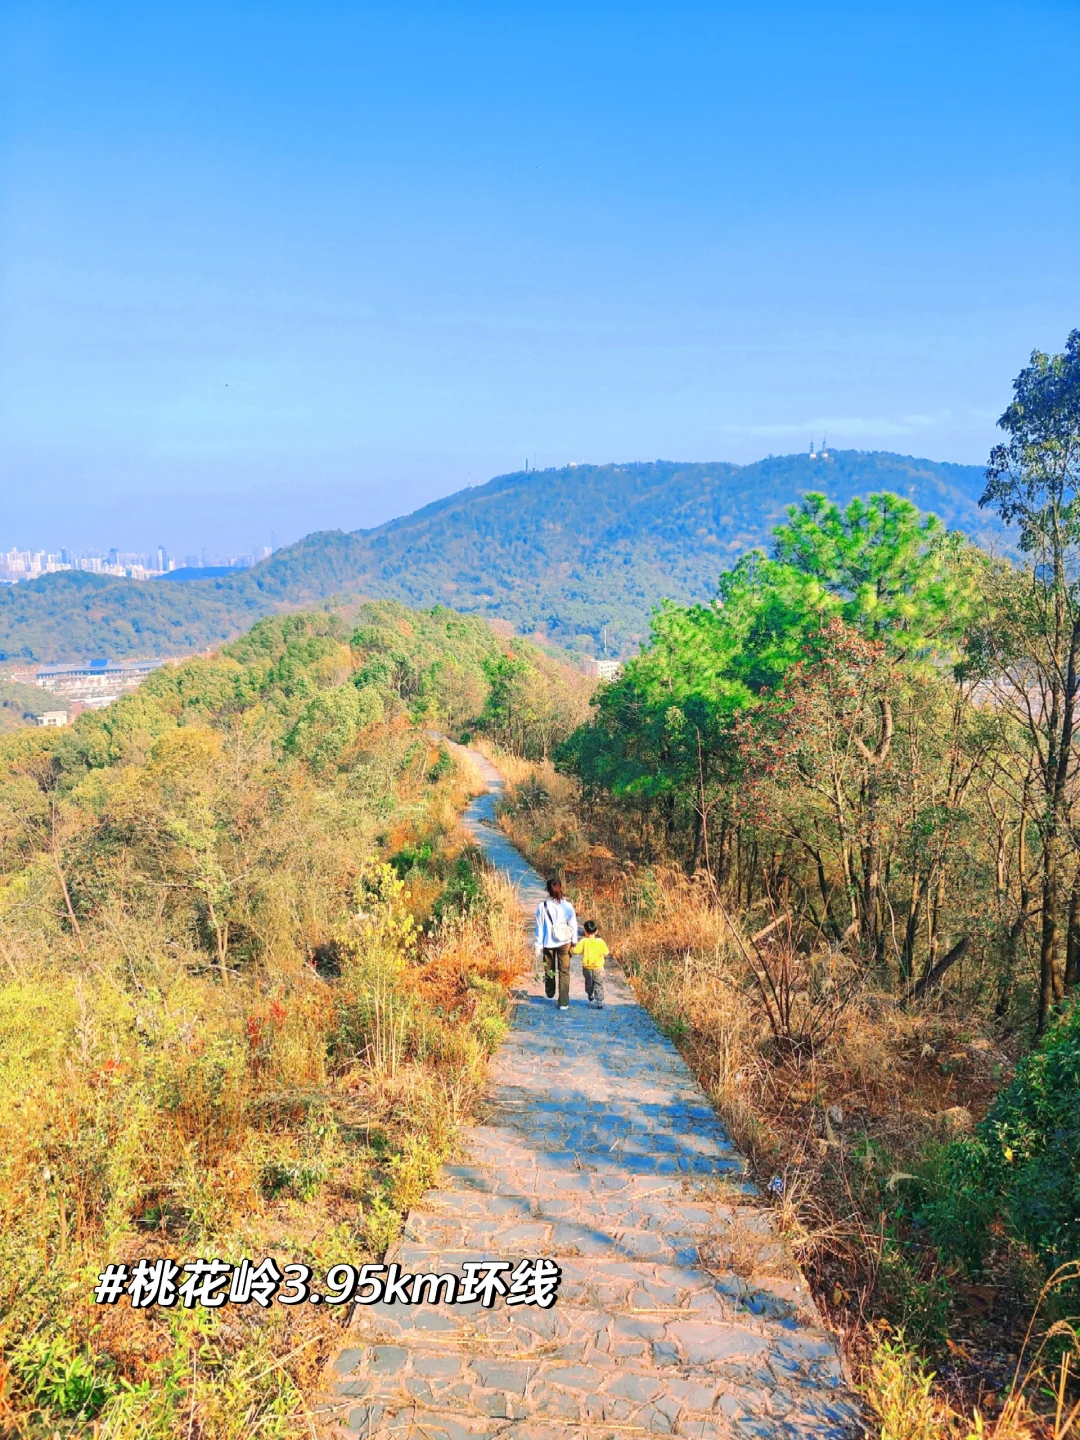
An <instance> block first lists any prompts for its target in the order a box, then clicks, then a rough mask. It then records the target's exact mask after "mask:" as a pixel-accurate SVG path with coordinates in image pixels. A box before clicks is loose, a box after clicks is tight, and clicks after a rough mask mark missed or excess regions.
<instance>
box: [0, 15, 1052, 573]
mask: <svg viewBox="0 0 1080 1440" xmlns="http://www.w3.org/2000/svg"><path fill="white" fill-rule="evenodd" d="M0 15H2V20H0V27H2V28H0V42H2V45H0V50H2V58H0V64H2V69H0V92H2V94H3V96H4V97H5V98H4V99H3V100H2V101H0V367H2V369H0V485H2V487H3V488H2V492H0V545H2V546H6V545H8V544H11V543H15V542H18V543H19V544H21V545H30V544H33V545H45V544H48V545H50V546H52V545H60V544H70V545H79V544H102V543H118V544H121V545H132V546H135V545H150V544H153V543H157V541H158V540H159V539H160V540H163V541H164V542H165V543H166V544H168V545H170V546H172V547H174V548H176V549H181V550H182V549H190V548H192V547H197V546H198V545H200V544H206V545H208V546H209V547H210V548H211V549H216V548H236V547H244V548H246V547H247V546H249V545H251V544H255V543H264V542H266V541H268V540H269V539H270V538H271V531H274V532H276V538H277V539H278V540H279V541H280V540H286V539H290V538H293V537H294V536H296V535H299V534H301V533H303V532H304V531H306V530H309V529H313V528H318V527H323V526H336V525H340V526H342V527H344V528H354V527H356V526H360V525H370V524H375V523H378V522H379V521H381V520H383V519H386V518H388V517H389V516H391V515H394V514H398V513H402V512H404V511H407V510H410V509H412V508H414V507H415V506H416V505H418V504H422V503H424V502H425V501H426V500H428V499H431V498H433V497H434V496H436V495H439V494H445V493H447V492H449V491H451V490H455V489H459V488H460V487H461V486H462V485H464V484H465V483H466V482H467V481H468V480H469V479H470V478H471V480H472V481H473V483H477V482H479V481H482V480H485V479H487V478H488V477H489V476H491V475H492V474H495V473H499V472H501V471H506V470H509V469H517V468H520V466H521V465H522V464H523V462H524V460H525V458H526V456H527V457H528V458H529V461H530V463H531V464H538V465H540V466H541V467H542V466H545V465H550V464H562V463H565V462H566V461H568V460H578V461H581V460H594V461H605V460H630V459H652V458H656V457H661V456H662V457H664V458H670V459H694V460H704V459H732V460H751V459H756V458H758V457H760V456H761V455H763V454H767V453H769V452H776V453H781V452H785V451H789V450H794V449H802V448H803V447H804V446H806V445H807V444H808V442H809V440H810V438H811V436H812V435H814V436H816V437H818V438H820V435H821V432H822V431H823V430H827V432H828V437H829V441H830V443H831V444H833V445H836V446H850V447H854V448H862V449H876V448H882V449H891V450H899V451H902V452H905V453H911V454H917V455H928V456H931V457H934V458H939V459H949V460H961V461H971V462H976V463H978V462H981V461H982V460H983V459H984V458H985V455H986V452H987V449H988V447H989V445H990V444H991V443H992V441H993V436H994V421H995V419H996V417H997V415H998V414H999V413H1000V412H1001V410H1002V409H1003V408H1004V405H1005V403H1006V401H1007V399H1008V394H1009V384H1010V381H1011V378H1012V376H1013V375H1015V373H1016V371H1017V370H1018V369H1019V367H1020V366H1021V365H1022V364H1023V363H1024V361H1025V359H1026V356H1027V354H1028V353H1029V352H1030V350H1031V349H1032V348H1034V347H1036V346H1038V347H1040V348H1047V349H1050V348H1053V349H1060V348H1061V346H1062V344H1063V342H1064V339H1065V336H1066V333H1067V332H1068V330H1069V329H1070V328H1072V327H1073V326H1076V325H1080V144H1078V143H1077V142H1078V129H1080V126H1078V121H1077V114H1076V88H1077V78H1076V77H1077V75H1078V74H1080V0H1076V3H1058V4H1046V5H1035V4H993V3H979V4H970V5H960V4H952V3H949V0H937V3H935V4H928V5H923V4H920V3H910V0H908V3H903V4H890V3H885V4H876V5H867V4H865V3H864V4H860V5H833V4H818V5H810V4H772V3H758V4H754V5H752V6H751V5H729V4H725V3H714V4H710V5H685V4H681V3H678V0H667V3H664V4H660V3H654V4H648V5H635V4H634V3H632V0H630V3H627V0H624V3H620V4H618V5H615V4H610V5H609V4H591V3H587V0H586V3H577V4H574V5H561V4H558V3H551V0H545V3H544V4H542V5H541V4H512V3H510V4H507V3H504V4H502V5H498V6H495V5H470V4H461V5H456V4H446V3H444V4H440V5H432V6H420V5H414V4H409V3H398V4H393V5H390V4H387V5H378V6H376V5H368V4H364V3H352V4H348V5H344V4H342V5H333V4H326V3H319V0H308V3H305V4H304V5H296V4H290V5H276V4H274V3H271V0H267V3H262V4H259V5H257V6H255V5H252V6H250V7H249V6H244V5H238V4H229V3H226V0H219V3H217V4H215V5H212V6H200V5H199V4H197V3H195V4H191V3H189V4H185V5H183V6H179V5H178V6H172V7H165V6H156V5H155V6H148V5H145V4H138V5H131V6H129V7H125V6H120V5H113V4H109V3H108V0H102V3H95V4H93V5H91V4H89V3H85V4H81V5H52V4H49V3H48V0H44V3H35V4H32V5H20V4H19V3H18V0H8V3H7V4H6V5H5V6H4V7H3V9H2V11H0Z"/></svg>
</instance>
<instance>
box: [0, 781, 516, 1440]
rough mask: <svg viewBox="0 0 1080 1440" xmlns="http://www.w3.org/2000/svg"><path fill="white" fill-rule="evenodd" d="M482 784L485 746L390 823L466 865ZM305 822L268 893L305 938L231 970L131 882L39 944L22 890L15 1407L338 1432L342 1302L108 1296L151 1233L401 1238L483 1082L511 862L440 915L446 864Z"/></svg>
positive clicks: (0, 1204) (346, 1245) (506, 980)
mask: <svg viewBox="0 0 1080 1440" xmlns="http://www.w3.org/2000/svg"><path fill="white" fill-rule="evenodd" d="M432 759H433V755H429V756H428V757H426V758H425V757H424V756H422V755H421V757H420V760H419V763H418V766H417V767H416V768H417V770H418V773H419V774H421V775H422V774H423V773H424V772H425V770H426V768H427V767H428V766H429V765H430V762H431V760H432ZM471 789H472V786H471V783H470V777H468V776H467V775H464V776H463V775H461V774H460V773H459V774H457V775H455V776H449V777H448V778H447V780H446V782H445V783H443V784H441V785H440V786H439V787H435V788H432V787H431V786H430V785H428V786H426V787H425V788H423V789H417V790H416V791H415V794H416V795H417V796H418V797H419V798H420V800H422V801H423V803H422V804H421V803H419V802H414V801H413V800H412V793H413V792H410V791H406V792H403V800H402V802H401V803H402V804H405V805H411V810H410V811H409V812H408V815H409V818H408V819H407V823H403V824H402V825H400V826H399V827H398V829H397V830H396V831H395V833H393V834H392V835H388V836H387V846H388V848H389V846H390V844H391V843H395V844H396V843H399V842H400V843H408V844H411V845H414V846H419V845H421V844H425V843H428V842H433V841H435V840H437V841H438V844H439V846H440V847H441V848H440V854H441V855H442V856H443V858H444V859H445V862H446V864H447V865H448V866H449V867H450V868H451V869H452V867H453V864H454V861H455V858H456V856H457V855H458V854H459V853H460V852H461V850H462V847H463V845H464V837H463V836H462V835H461V834H460V832H459V831H458V830H457V812H458V810H459V808H460V806H461V804H462V803H463V800H464V798H465V796H466V795H467V794H468V793H470V791H471ZM301 798H302V799H303V798H304V797H301ZM305 803H306V801H305ZM324 811H325V807H324ZM303 813H306V811H305V810H303V809H302V808H298V809H297V812H296V815H297V817H299V816H300V815H301V814H303ZM342 813H344V812H342ZM330 819H331V817H330V814H329V812H325V813H323V814H322V815H321V816H320V815H316V816H314V817H313V819H312V824H313V826H315V825H318V824H319V823H320V822H322V823H326V822H328V821H330ZM290 820H291V817H290ZM289 838H290V839H292V838H294V837H289ZM297 838H298V841H299V843H298V845H297V847H296V851H295V853H296V856H297V860H296V864H297V866H298V867H299V868H298V870H297V872H296V874H295V876H292V878H290V880H289V884H288V885H286V884H285V882H284V880H281V883H280V887H279V889H278V890H274V889H272V888H271V889H265V890H264V891H263V892H261V893H260V906H261V908H260V909H259V911H258V912H257V915H258V917H260V920H259V923H261V924H263V925H265V926H266V927H270V926H272V925H275V926H278V927H279V929H278V931H271V930H269V929H267V931H266V933H267V934H272V935H274V936H278V935H279V938H275V939H274V942H273V948H272V949H271V947H270V945H269V943H268V944H267V945H266V947H265V948H264V952H263V953H264V959H263V961H262V962H261V963H260V964H258V965H250V966H247V967H246V968H236V969H234V970H233V971H232V972H231V973H230V974H229V976H228V979H227V981H226V980H224V979H223V977H222V975H221V973H220V970H219V968H218V967H217V966H215V965H212V964H211V965H208V964H207V963H205V959H204V958H203V957H200V956H198V955H197V954H193V953H190V952H189V951H187V950H184V949H183V948H180V947H178V946H177V945H176V944H174V943H171V942H170V940H169V935H168V931H167V929H166V928H164V927H163V925H162V924H161V923H160V922H158V923H155V921H154V917H153V915H149V916H147V915H146V914H144V913H140V912H138V911H137V909H135V908H133V905H132V904H129V903H127V902H126V901H125V900H124V898H123V895H122V893H121V892H120V891H118V892H117V899H116V901H115V903H112V902H110V903H109V904H107V905H102V906H101V908H100V909H99V911H98V912H97V914H96V915H95V918H94V919H93V921H92V922H87V923H84V925H83V927H82V932H81V935H80V936H79V937H78V941H79V943H78V945H74V944H73V943H72V941H71V939H70V938H69V940H68V941H67V942H64V941H63V938H62V936H57V935H51V934H47V933H43V934H41V935H39V936H38V943H37V945H36V946H31V945H30V944H29V943H25V941H26V940H28V939H29V936H26V937H23V938H21V932H20V931H19V928H18V927H19V926H20V925H21V926H23V927H24V928H25V926H26V923H27V921H26V916H27V915H28V914H32V913H33V912H31V911H30V910H29V909H28V908H27V907H25V906H23V907H21V908H20V906H19V904H18V903H17V902H18V892H13V890H12V887H11V886H10V885H9V887H8V889H7V891H6V892H5V893H4V894H3V895H0V899H2V900H3V901H4V905H3V906H0V910H2V911H3V913H2V914H0V923H2V926H3V937H4V938H5V940H6V942H7V943H6V945H5V952H4V953H5V954H6V955H7V956H8V957H9V958H8V963H7V966H6V969H5V970H3V971H2V972H0V1128H2V1130H3V1133H4V1137H5V1144H4V1153H3V1156H2V1159H0V1291H2V1295H3V1300H2V1302H0V1307H2V1308H0V1348H2V1352H3V1354H4V1356H5V1359H4V1362H3V1365H2V1367H0V1429H2V1430H3V1432H4V1433H5V1434H11V1435H17V1436H26V1437H36V1436H39V1435H40V1436H46V1435H49V1436H51V1435H53V1434H54V1432H55V1433H60V1434H63V1435H65V1436H67V1435H76V1434H83V1433H85V1434H87V1435H90V1434H91V1433H93V1435H94V1436H95V1440H103V1437H106V1436H108V1437H113V1440H128V1437H132V1440H134V1437H158V1436H171V1435H181V1434H183V1435H184V1436H186V1437H188V1440H194V1437H196V1436H198V1437H200V1440H210V1437H214V1440H217V1437H225V1440H231V1437H234V1436H235V1437H240V1436H247V1435H250V1434H252V1433H255V1432H258V1433H259V1434H260V1435H265V1436H282V1437H283V1436H291V1435H293V1434H297V1435H298V1434H301V1433H303V1434H310V1433H312V1428H311V1420H310V1416H309V1415H308V1414H307V1408H306V1406H307V1401H306V1397H307V1396H308V1395H309V1394H310V1393H311V1391H312V1388H313V1387H314V1385H315V1384H316V1382H317V1380H318V1377H319V1375H320V1373H321V1370H322V1367H323V1365H324V1364H325V1361H326V1359H327V1356H328V1355H329V1353H330V1352H331V1350H332V1349H333V1348H334V1347H335V1345H336V1344H337V1343H338V1336H339V1325H340V1320H339V1319H337V1318H336V1317H335V1316H334V1315H331V1314H330V1313H328V1312H327V1310H326V1309H325V1308H322V1309H313V1308H310V1307H306V1306H305V1307H290V1308H289V1309H284V1308H281V1307H272V1308H271V1309H270V1311H269V1312H266V1313H263V1312H258V1313H257V1314H255V1315H252V1314H249V1313H248V1309H250V1310H255V1309H256V1307H248V1308H247V1309H242V1308H239V1307H232V1308H230V1309H228V1311H227V1312H223V1311H221V1310H217V1311H198V1310H196V1311H184V1310H178V1311H168V1310H158V1309H150V1310H139V1311H135V1310H132V1309H131V1308H130V1307H129V1306H128V1305H127V1303H126V1301H125V1302H123V1303H122V1304H120V1305H118V1306H116V1307H115V1308H106V1309H99V1308H98V1307H96V1306H94V1304H93V1303H92V1298H91V1290H92V1286H93V1283H94V1280H95V1277H96V1275H97V1273H98V1272H99V1270H101V1269H102V1268H103V1267H104V1265H105V1264H106V1263H108V1262H112V1261H132V1260H134V1259H135V1258H137V1257H139V1256H147V1257H152V1258H157V1257H172V1258H176V1259H179V1260H181V1261H183V1260H187V1259H192V1258H194V1257H196V1256H220V1257H221V1258H223V1259H226V1260H232V1261H237V1260H239V1259H241V1258H242V1257H244V1256H247V1257H250V1258H253V1259H258V1258H261V1257H262V1256H264V1255H272V1256H274V1257H275V1258H276V1259H277V1261H278V1263H279V1264H282V1263H286V1262H293V1261H300V1262H303V1263H306V1264H308V1265H310V1266H311V1267H312V1268H313V1269H314V1270H315V1271H316V1273H320V1272H323V1271H325V1269H326V1268H328V1267H329V1266H330V1265H332V1264H334V1263H337V1262H340V1261H349V1262H350V1263H360V1262H362V1261H363V1260H364V1259H365V1258H374V1257H376V1256H378V1255H380V1254H381V1253H382V1252H383V1251H384V1250H385V1248H386V1246H387V1245H388V1244H389V1243H390V1242H391V1241H392V1240H393V1239H394V1238H395V1236H396V1234H397V1231H398V1228H399V1226H400V1221H401V1216H402V1214H403V1213H404V1212H405V1211H406V1210H407V1209H408V1208H409V1207H410V1206H411V1205H413V1204H415V1203H416V1201H417V1200H418V1199H419V1197H420V1195H421V1194H422V1193H423V1190H424V1189H425V1188H426V1187H427V1186H428V1185H430V1184H431V1183H432V1181H433V1180H434V1178H435V1175H436V1173H437V1169H438V1166H439V1164H440V1163H441V1161H442V1159H443V1158H444V1157H445V1156H446V1155H447V1153H448V1152H449V1150H450V1149H451V1147H452V1145H453V1143H454V1136H455V1133H456V1129H457V1127H458V1125H459V1124H460V1123H461V1121H462V1119H463V1118H464V1117H465V1116H467V1115H468V1114H469V1112H470V1109H471V1107H472V1105H473V1104H474V1101H475V1099H476V1097H477V1095H478V1093H479V1090H480V1088H481V1086H482V1084H483V1080H484V1076H485V1070H486V1064H487V1060H488V1057H489V1056H490V1054H491V1053H492V1051H493V1050H494V1049H495V1047H496V1046H497V1045H498V1043H499V1041H500V1040H501V1038H502V1035H503V1033H504V1029H505V1015H506V1004H507V996H508V989H509V986H510V984H511V983H512V981H513V978H514V976H515V974H516V971H517V967H518V965H519V960H520V955H521V946H520V936H519V934H518V931H519V925H518V916H517V912H516V908H515V907H514V904H513V901H512V897H511V896H509V895H508V894H507V893H506V887H504V886H502V885H500V884H499V883H498V882H497V881H495V880H493V879H490V878H488V879H486V880H484V882H483V897H482V900H481V902H480V903H478V904H474V905H473V907H472V909H471V911H470V912H469V913H466V914H460V915H452V916H451V917H450V918H447V919H445V920H444V921H443V922H442V923H441V924H440V925H438V926H436V927H435V928H433V929H431V930H430V931H429V932H428V933H424V932H423V931H422V929H421V926H422V925H423V923H424V922H425V921H427V920H428V919H429V917H430V912H431V905H432V901H433V897H434V888H433V887H432V886H425V885H423V884H421V885H416V886H415V887H414V888H415V889H416V892H417V893H416V894H415V895H413V894H410V893H409V889H408V887H407V886H406V885H405V884H404V883H403V882H402V881H400V880H399V879H398V878H397V876H396V875H395V873H394V872H393V870H392V869H390V868H389V867H388V866H386V865H382V864H379V863H376V862H375V861H373V860H368V861H365V862H362V863H359V864H358V861H357V858H356V854H355V851H354V850H353V851H350V846H351V845H352V844H354V843H355V841H356V835H355V834H354V833H353V832H351V831H350V829H349V828H348V826H346V825H340V826H339V829H338V831H337V833H335V832H334V831H333V829H332V828H331V830H330V831H329V833H322V834H320V833H318V832H317V830H315V829H313V830H312V836H311V844H310V845H307V844H306V843H305V842H306V833H305V832H301V833H300V834H299V836H298V837H297ZM282 843H283V845H284V841H283V842H282ZM292 853H293V852H292V851H286V850H285V849H284V848H282V849H280V850H279V851H278V862H279V869H278V870H277V871H274V872H273V873H274V874H275V875H278V876H279V877H280V876H281V875H282V874H283V873H284V872H282V871H281V869H280V863H281V859H282V857H283V856H286V855H289V854H292ZM369 854H370V849H369ZM415 879H422V877H419V876H416V877H414V880H415ZM335 885H342V886H347V887H351V900H350V899H349V893H348V891H347V890H346V892H345V898H346V900H349V903H348V905H347V906H346V908H345V909H343V910H339V909H337V908H336V907H337V901H336V900H335V899H334V886H335ZM429 891H430V892H432V893H429ZM255 913H256V912H253V914H255ZM266 917H268V918H266ZM253 923H254V921H253ZM305 937H310V938H307V939H306V940H305ZM65 945H66V948H65Z"/></svg>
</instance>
